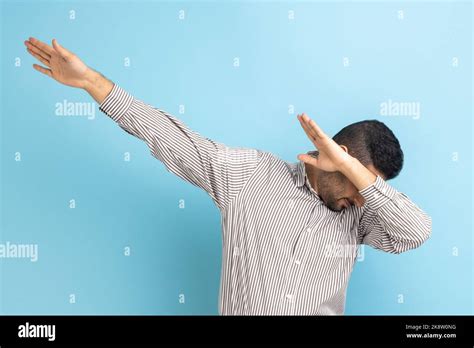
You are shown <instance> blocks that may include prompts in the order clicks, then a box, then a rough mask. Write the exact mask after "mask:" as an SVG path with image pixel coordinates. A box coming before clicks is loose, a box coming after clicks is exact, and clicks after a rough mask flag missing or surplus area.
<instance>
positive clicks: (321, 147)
mask: <svg viewBox="0 0 474 348" xmlns="http://www.w3.org/2000/svg"><path fill="white" fill-rule="evenodd" d="M297 117H298V120H299V121H300V124H301V127H303V129H304V131H305V133H306V135H307V136H308V138H309V139H310V140H311V142H312V143H313V144H314V146H315V147H316V148H317V149H318V152H319V154H318V156H317V157H313V156H310V155H307V154H301V155H298V159H300V160H301V161H303V162H305V163H308V164H310V165H313V166H315V167H317V168H319V169H322V170H324V171H326V172H335V171H341V170H342V169H343V167H344V166H345V165H347V164H348V163H349V162H350V161H351V160H352V159H353V157H352V156H350V155H349V154H348V153H347V151H348V149H347V147H346V146H344V145H338V144H337V143H336V142H335V141H334V140H333V139H331V138H330V137H329V136H327V135H326V134H325V133H324V132H323V130H322V129H321V128H320V127H319V126H318V125H317V124H316V122H314V121H313V120H312V119H310V118H309V117H308V115H306V114H305V113H302V114H300V115H298V116H297Z"/></svg>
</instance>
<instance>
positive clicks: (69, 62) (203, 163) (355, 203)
mask: <svg viewBox="0 0 474 348" xmlns="http://www.w3.org/2000/svg"><path fill="white" fill-rule="evenodd" d="M25 45H26V46H27V49H28V52H29V53H31V54H32V55H33V56H34V57H36V58H37V59H38V60H39V61H40V62H42V63H43V64H44V65H45V66H46V67H42V66H39V65H37V64H34V67H35V69H36V70H38V71H40V72H42V73H44V74H46V75H48V76H50V77H52V78H53V79H55V80H57V81H58V82H60V83H63V84H65V85H68V86H72V87H78V88H82V89H84V90H86V91H87V92H88V93H89V94H90V95H91V96H92V97H93V98H94V99H95V100H96V101H97V103H99V108H100V110H101V111H102V112H104V113H105V114H107V115H108V116H110V117H111V118H112V119H113V120H114V121H115V122H117V123H118V125H119V126H120V127H121V128H123V129H124V130H125V131H127V132H128V133H130V134H132V135H133V136H135V137H138V138H140V139H142V140H143V141H144V142H145V143H146V144H147V145H148V147H149V149H150V152H151V154H152V155H153V156H154V157H156V158H157V159H159V160H160V161H162V162H163V164H164V165H165V167H166V169H167V170H168V171H170V172H172V173H174V174H176V175H177V176H179V177H181V178H182V179H184V180H186V181H189V182H190V183H192V184H194V185H196V186H198V187H201V188H202V189H204V190H205V191H206V192H207V193H208V194H209V196H210V197H211V198H212V199H213V201H214V203H215V204H216V206H217V207H218V208H219V210H220V213H221V217H222V237H223V252H222V258H223V260H222V273H221V284H220V296H219V313H220V314H223V315H229V314H239V315H240V314H243V315H245V314H251V315H253V314H303V315H318V314H343V313H344V306H345V297H346V290H347V285H348V280H349V277H350V274H351V272H352V268H353V265H354V262H355V259H356V256H357V245H359V244H368V245H371V246H372V247H374V248H376V249H380V250H383V251H386V252H389V253H395V254H398V253H401V252H404V251H407V250H409V249H413V248H416V247H418V246H419V245H421V244H422V243H423V242H424V241H426V240H427V239H428V238H429V236H430V234H431V218H430V217H429V216H428V215H427V214H426V213H425V212H423V211H422V210H421V209H420V208H418V207H417V206H416V205H415V204H414V203H413V202H412V201H411V200H410V199H409V198H408V196H406V195H405V194H403V193H401V192H398V191H397V190H396V189H395V188H393V187H392V186H390V185H389V184H387V182H386V180H389V179H392V178H394V177H395V176H397V175H398V173H399V172H400V170H401V168H402V164H403V153H402V150H401V149H400V144H399V142H398V140H397V139H396V137H395V136H394V135H393V133H392V132H391V131H390V129H388V128H387V127H386V126H385V125H384V124H383V123H381V122H379V121H375V120H369V121H362V122H358V123H355V124H352V125H349V126H347V127H345V128H344V129H342V130H341V131H340V132H339V133H338V134H337V135H336V136H335V137H334V138H333V139H331V138H329V137H328V136H327V135H326V134H325V133H324V132H323V131H322V130H321V128H319V126H318V125H317V124H316V123H315V122H314V121H313V120H311V119H310V118H309V117H308V116H307V115H305V114H302V115H298V120H299V122H300V123H301V126H302V127H303V129H304V131H305V132H306V134H307V136H308V137H309V138H310V139H311V141H312V142H313V144H314V145H315V146H316V148H317V149H318V150H317V151H310V152H308V153H307V154H302V155H299V156H298V158H299V159H300V161H299V162H298V163H287V162H285V161H282V160H281V159H279V158H278V157H276V156H275V155H273V154H271V153H269V152H264V151H261V150H257V149H249V148H230V147H227V146H225V145H224V144H221V143H218V142H215V141H212V140H211V139H208V138H205V137H203V136H201V135H199V134H198V133H196V132H193V131H192V130H190V129H189V128H188V127H187V126H186V125H184V124H183V123H182V122H181V121H180V120H178V119H176V118H175V117H174V116H172V115H170V114H168V113H166V112H165V111H163V110H160V109H157V108H154V107H152V106H150V105H147V104H145V103H144V102H142V101H140V100H138V99H136V98H134V97H133V96H132V95H130V94H129V93H128V92H126V91H125V90H123V89H122V88H120V87H119V86H118V85H116V84H114V83H113V82H111V81H109V80H108V79H106V78H105V77H104V76H102V75H101V74H99V73H97V72H96V71H94V70H92V69H91V68H88V67H87V66H86V65H85V64H84V63H83V62H82V61H81V60H80V59H79V58H78V57H77V56H76V55H75V54H73V53H72V52H70V51H69V50H67V49H65V48H64V47H62V46H61V45H59V44H58V42H57V41H56V40H53V41H52V46H49V45H47V44H45V43H43V42H41V41H39V40H37V39H34V38H30V39H29V40H27V41H25Z"/></svg>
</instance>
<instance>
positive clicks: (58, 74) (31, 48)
mask: <svg viewBox="0 0 474 348" xmlns="http://www.w3.org/2000/svg"><path fill="white" fill-rule="evenodd" d="M25 46H26V47H27V51H28V52H29V53H30V54H31V55H32V56H33V57H35V58H36V59H38V60H39V61H40V62H41V63H43V65H44V66H41V65H38V64H33V67H34V68H35V69H36V70H38V71H39V72H41V73H43V74H45V75H48V76H49V77H51V78H53V79H55V80H56V81H58V82H60V83H62V84H64V85H67V86H71V87H77V88H85V86H86V83H87V79H86V77H87V74H88V73H89V70H90V69H89V68H88V67H87V65H85V64H84V63H83V62H82V61H81V60H80V59H79V58H78V57H77V56H76V55H75V54H74V53H72V52H71V51H69V50H67V49H66V48H64V47H62V46H61V45H60V44H59V43H58V42H57V40H56V39H53V41H52V46H50V45H47V44H46V43H44V42H42V41H40V40H38V39H35V38H33V37H30V38H29V39H28V40H26V41H25Z"/></svg>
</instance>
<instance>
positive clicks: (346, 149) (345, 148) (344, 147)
mask: <svg viewBox="0 0 474 348" xmlns="http://www.w3.org/2000/svg"><path fill="white" fill-rule="evenodd" d="M339 146H340V147H341V148H342V149H343V150H344V151H345V152H347V153H349V149H348V148H347V146H346V145H339Z"/></svg>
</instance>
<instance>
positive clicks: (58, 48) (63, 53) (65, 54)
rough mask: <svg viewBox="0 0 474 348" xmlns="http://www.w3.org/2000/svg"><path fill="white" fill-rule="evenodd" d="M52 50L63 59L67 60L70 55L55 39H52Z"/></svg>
mask: <svg viewBox="0 0 474 348" xmlns="http://www.w3.org/2000/svg"><path fill="white" fill-rule="evenodd" d="M53 48H54V49H55V50H56V52H58V53H59V54H60V55H61V56H62V57H64V58H67V57H69V56H70V55H71V54H72V52H70V51H68V50H67V49H65V48H64V47H63V46H61V45H60V44H59V43H58V41H57V40H56V39H53Z"/></svg>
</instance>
